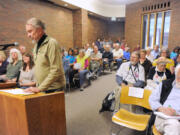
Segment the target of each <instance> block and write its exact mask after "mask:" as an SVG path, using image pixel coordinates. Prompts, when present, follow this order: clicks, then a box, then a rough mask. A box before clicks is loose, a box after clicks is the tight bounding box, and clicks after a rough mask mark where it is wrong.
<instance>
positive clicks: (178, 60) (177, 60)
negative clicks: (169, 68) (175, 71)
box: [175, 53, 180, 66]
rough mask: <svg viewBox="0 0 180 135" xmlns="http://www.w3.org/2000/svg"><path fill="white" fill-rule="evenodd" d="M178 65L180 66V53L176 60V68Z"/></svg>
mask: <svg viewBox="0 0 180 135" xmlns="http://www.w3.org/2000/svg"><path fill="white" fill-rule="evenodd" d="M178 64H180V53H178V55H177V57H176V59H175V66H177V65H178Z"/></svg>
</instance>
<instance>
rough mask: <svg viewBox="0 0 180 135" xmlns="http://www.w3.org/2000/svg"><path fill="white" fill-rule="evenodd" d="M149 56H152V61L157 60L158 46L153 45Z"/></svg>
mask: <svg viewBox="0 0 180 135" xmlns="http://www.w3.org/2000/svg"><path fill="white" fill-rule="evenodd" d="M151 55H152V56H153V60H155V59H157V57H158V56H159V46H158V45H155V46H154V49H153V50H152V51H151Z"/></svg>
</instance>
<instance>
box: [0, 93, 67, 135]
mask: <svg viewBox="0 0 180 135" xmlns="http://www.w3.org/2000/svg"><path fill="white" fill-rule="evenodd" d="M0 135H66V118H65V102H64V92H54V93H50V94H44V93H38V94H34V95H28V96H22V95H12V94H8V93H5V92H0Z"/></svg>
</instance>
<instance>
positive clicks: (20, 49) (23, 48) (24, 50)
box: [19, 45, 26, 56]
mask: <svg viewBox="0 0 180 135" xmlns="http://www.w3.org/2000/svg"><path fill="white" fill-rule="evenodd" d="M19 51H20V52H21V55H22V56H23V55H24V54H25V53H26V47H25V46H24V45H20V46H19Z"/></svg>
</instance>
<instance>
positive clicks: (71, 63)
mask: <svg viewBox="0 0 180 135" xmlns="http://www.w3.org/2000/svg"><path fill="white" fill-rule="evenodd" d="M65 58H66V59H68V60H69V64H70V66H72V65H73V63H74V62H75V60H76V59H75V57H74V54H73V49H71V48H70V49H69V50H68V55H67V56H65Z"/></svg>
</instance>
